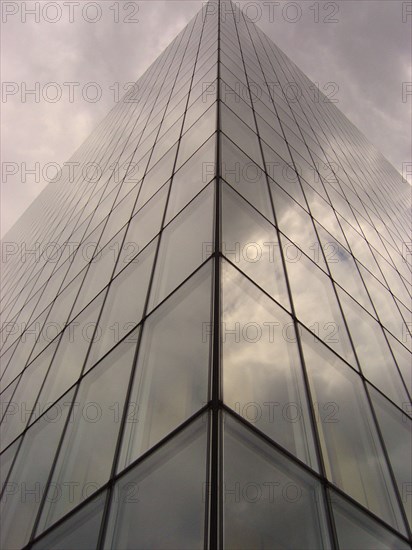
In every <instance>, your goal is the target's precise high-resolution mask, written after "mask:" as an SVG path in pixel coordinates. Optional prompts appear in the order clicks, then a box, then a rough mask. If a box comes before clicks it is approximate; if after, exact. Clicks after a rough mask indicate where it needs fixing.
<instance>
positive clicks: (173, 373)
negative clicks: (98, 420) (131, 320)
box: [120, 262, 212, 467]
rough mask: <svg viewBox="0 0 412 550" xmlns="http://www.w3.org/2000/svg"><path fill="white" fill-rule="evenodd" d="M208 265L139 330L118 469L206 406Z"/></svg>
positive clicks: (209, 291)
mask: <svg viewBox="0 0 412 550" xmlns="http://www.w3.org/2000/svg"><path fill="white" fill-rule="evenodd" d="M211 268H212V263H211V262H209V263H208V264H207V265H205V266H204V267H203V268H202V270H201V271H199V272H198V273H196V275H194V276H193V277H192V278H191V279H190V280H189V281H188V282H187V283H186V284H185V285H184V286H183V287H182V288H181V289H179V291H178V292H176V294H174V295H173V296H172V297H171V298H170V299H169V300H168V301H167V302H165V303H164V304H163V305H162V306H161V307H160V308H159V309H158V310H157V311H156V312H154V313H153V315H151V316H150V317H149V318H148V319H147V321H146V323H145V325H144V328H143V337H142V342H141V344H140V349H139V357H138V364H137V370H136V376H135V380H134V387H133V391H132V396H131V405H129V406H130V407H131V406H132V405H133V408H134V409H135V410H136V411H138V422H134V423H133V422H128V423H127V424H126V429H125V433H124V441H123V449H122V455H121V460H120V464H121V467H125V466H127V465H128V464H130V463H131V462H132V461H133V460H134V459H135V458H137V457H138V456H140V455H141V454H142V453H143V452H145V451H146V450H147V449H149V448H150V447H152V446H153V445H155V444H156V443H157V442H158V441H159V440H160V439H162V438H163V437H164V436H165V435H167V434H168V433H169V432H170V431H171V430H173V429H174V428H176V427H177V426H178V425H179V424H180V423H181V422H183V421H184V420H186V419H187V418H189V417H190V416H191V415H192V414H193V413H194V412H196V411H197V410H198V409H200V408H201V407H202V405H204V404H205V403H206V401H207V385H208V376H209V375H208V366H209V347H210V342H209V335H210V332H211V327H210V315H211V313H210V309H211V305H210V304H211Z"/></svg>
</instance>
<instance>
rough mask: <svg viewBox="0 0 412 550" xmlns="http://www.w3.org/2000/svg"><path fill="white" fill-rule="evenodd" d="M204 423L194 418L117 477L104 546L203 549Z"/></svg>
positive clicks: (126, 549) (121, 549) (143, 549)
mask: <svg viewBox="0 0 412 550" xmlns="http://www.w3.org/2000/svg"><path fill="white" fill-rule="evenodd" d="M206 428H207V423H206V422H205V421H204V419H199V420H197V421H195V422H194V423H192V424H191V425H190V426H188V427H187V428H186V429H185V430H184V431H183V432H181V433H180V434H179V435H177V436H175V437H174V438H173V439H171V440H170V441H169V442H168V443H167V444H166V445H165V446H164V447H162V448H161V449H159V450H158V451H156V453H155V454H152V455H151V456H150V457H148V458H147V459H146V460H144V461H143V462H141V463H140V464H138V465H137V466H136V467H135V468H133V470H131V471H130V472H129V473H128V474H127V475H126V476H124V477H123V478H122V479H121V480H120V481H119V483H118V485H117V486H116V487H115V497H117V498H115V499H114V501H113V502H112V509H111V513H110V517H109V525H108V531H107V537H106V542H105V545H104V548H105V549H106V550H109V549H113V550H129V549H130V548H133V550H166V549H167V550H175V549H176V548H178V549H179V550H184V549H187V550H195V549H196V548H198V549H199V550H200V549H201V548H204V540H203V539H204V520H205V500H204V491H205V486H206V485H205V482H206V449H207V440H206V439H207V438H206Z"/></svg>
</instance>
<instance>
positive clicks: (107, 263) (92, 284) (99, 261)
mask: <svg viewBox="0 0 412 550" xmlns="http://www.w3.org/2000/svg"><path fill="white" fill-rule="evenodd" d="M125 231H126V227H124V228H123V229H122V230H121V231H119V233H118V234H117V235H116V236H115V237H113V239H112V240H111V241H110V242H109V244H107V245H106V246H105V247H104V248H103V249H99V248H98V253H97V255H96V256H95V257H94V258H93V260H92V262H91V264H90V267H89V271H88V272H87V274H86V277H85V279H84V281H83V286H82V288H81V290H80V292H79V295H78V296H77V299H76V303H75V305H74V309H73V311H72V313H71V315H70V319H73V318H74V317H75V316H76V315H77V314H78V313H80V312H81V311H82V309H83V308H84V307H86V306H87V304H89V303H90V301H91V300H92V299H93V298H95V297H96V296H97V294H98V293H99V292H100V291H101V290H102V289H103V288H104V287H105V286H106V285H107V284H108V283H109V281H110V278H111V277H112V274H113V270H114V267H115V264H116V260H117V257H118V255H119V251H120V248H121V245H122V242H123V236H124V233H125Z"/></svg>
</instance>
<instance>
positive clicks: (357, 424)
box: [302, 329, 404, 531]
mask: <svg viewBox="0 0 412 550" xmlns="http://www.w3.org/2000/svg"><path fill="white" fill-rule="evenodd" d="M302 341H303V355H304V358H305V363H306V367H307V370H308V376H309V382H310V385H311V389H312V397H313V400H314V407H315V412H316V413H317V415H318V422H317V424H318V429H319V435H320V442H321V445H322V452H323V457H324V462H325V467H326V472H327V475H328V477H329V479H331V481H333V482H334V483H336V485H337V486H338V487H340V488H341V489H342V490H343V491H345V492H346V493H348V494H349V495H350V496H351V497H352V498H354V499H355V500H357V501H359V502H360V503H361V504H363V506H365V507H366V508H369V509H370V510H371V511H372V512H374V513H375V514H376V515H378V516H380V517H382V519H383V520H385V521H386V522H387V523H389V524H390V525H393V526H394V527H395V528H396V529H400V530H402V531H403V530H404V526H403V523H402V519H401V515H400V510H399V507H398V503H397V501H396V497H395V492H394V488H393V486H392V482H391V479H390V476H389V471H388V467H387V464H386V462H385V457H384V455H383V451H382V448H381V446H380V443H379V440H378V436H377V433H376V428H375V426H374V422H373V418H372V413H371V411H370V408H369V404H368V401H367V398H366V394H365V390H364V387H363V385H362V381H361V379H360V377H359V376H358V374H357V373H356V372H355V371H354V370H352V369H351V368H350V367H348V366H347V365H345V364H344V363H343V362H342V361H341V360H340V359H339V358H338V357H337V356H336V355H335V354H334V353H333V352H331V351H330V350H328V349H327V348H326V347H325V346H323V345H322V344H321V343H320V342H319V341H316V340H315V338H314V337H313V335H311V333H310V332H308V331H306V330H304V329H302Z"/></svg>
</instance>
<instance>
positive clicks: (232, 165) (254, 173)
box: [220, 134, 273, 221]
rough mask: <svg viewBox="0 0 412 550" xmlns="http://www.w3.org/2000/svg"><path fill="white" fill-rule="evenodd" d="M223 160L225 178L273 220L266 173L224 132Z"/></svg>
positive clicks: (222, 141)
mask: <svg viewBox="0 0 412 550" xmlns="http://www.w3.org/2000/svg"><path fill="white" fill-rule="evenodd" d="M220 136H221V137H220V140H221V142H220V143H221V145H220V146H221V150H222V155H221V158H222V161H221V174H222V177H223V179H224V180H226V181H227V182H228V183H230V185H231V186H232V187H233V188H234V189H236V191H237V192H238V193H240V194H241V195H242V196H243V197H244V198H245V199H246V200H247V201H249V202H250V203H251V204H253V206H254V207H255V208H256V209H257V210H259V212H261V213H262V214H263V215H264V216H265V217H266V218H267V219H268V220H270V221H273V212H272V208H271V205H270V198H269V192H268V186H267V181H266V175H265V173H264V172H263V170H262V168H260V167H259V166H258V165H257V164H255V163H254V162H253V161H252V160H251V159H250V158H249V157H248V156H246V155H245V153H243V151H241V150H240V149H239V148H238V147H236V145H235V144H234V143H233V142H232V141H230V139H228V138H227V137H226V136H225V135H224V134H220Z"/></svg>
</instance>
